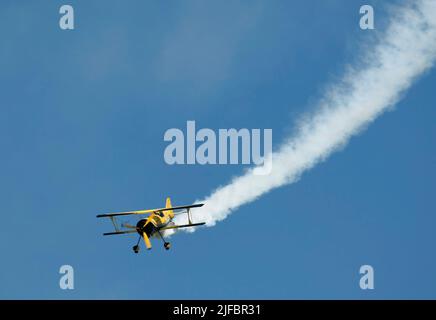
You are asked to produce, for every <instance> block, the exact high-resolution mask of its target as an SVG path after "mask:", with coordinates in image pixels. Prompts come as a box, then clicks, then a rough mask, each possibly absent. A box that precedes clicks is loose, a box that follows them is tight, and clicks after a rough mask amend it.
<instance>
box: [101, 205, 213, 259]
mask: <svg viewBox="0 0 436 320" xmlns="http://www.w3.org/2000/svg"><path fill="white" fill-rule="evenodd" d="M203 205H204V204H203V203H197V204H192V205H188V206H177V207H173V206H172V205H171V199H170V198H169V197H168V198H167V199H166V205H165V208H158V209H147V210H138V211H126V212H116V213H106V214H99V215H97V218H109V219H110V220H111V222H112V224H113V226H114V228H115V232H106V233H103V235H104V236H109V235H118V234H129V233H138V234H139V239H138V242H137V243H136V245H135V246H133V252H135V253H138V252H139V242H140V241H141V238H143V239H144V243H145V247H146V248H147V249H148V250H150V249H151V241H150V238H151V237H159V238H161V239H162V241H163V242H164V248H165V249H166V250H169V249H170V247H171V243H169V242H167V241H166V240H165V239H164V237H163V236H162V232H161V231H164V230H168V229H179V228H190V227H196V226H201V225H204V224H205V223H206V222H199V223H193V222H192V217H191V211H190V210H191V209H192V208H198V207H202V206H203ZM182 213H186V214H187V216H188V223H187V224H182V225H176V224H175V223H174V222H173V219H174V216H175V215H177V214H182ZM142 214H148V217H146V218H143V219H140V220H139V221H138V223H137V224H136V226H132V225H129V224H127V223H123V224H121V227H122V228H125V229H120V228H119V227H118V223H117V220H116V217H119V216H128V215H142Z"/></svg>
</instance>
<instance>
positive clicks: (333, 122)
mask: <svg viewBox="0 0 436 320" xmlns="http://www.w3.org/2000/svg"><path fill="white" fill-rule="evenodd" d="M409 3H410V2H409ZM371 52H372V53H370V54H366V55H365V56H364V57H362V59H361V61H359V63H358V65H357V66H355V67H354V68H350V70H349V71H347V72H346V74H345V76H344V77H343V78H342V81H340V82H339V83H338V84H335V85H333V86H331V87H330V89H329V90H328V91H327V93H326V94H325V96H324V99H323V100H322V101H320V102H319V104H318V107H317V109H316V110H317V111H316V112H315V113H313V114H311V115H309V116H307V117H305V119H304V121H302V123H301V124H300V126H299V128H298V130H297V133H296V134H295V135H294V136H293V137H291V138H290V139H288V140H287V141H285V142H284V143H283V144H282V146H281V147H280V148H279V150H278V151H276V152H275V153H274V154H273V160H272V161H273V163H272V164H273V166H272V168H273V170H272V172H271V174H269V175H265V176H262V175H256V174H253V170H255V169H252V170H249V171H247V172H246V173H245V174H243V175H242V176H240V177H237V178H235V179H233V180H232V181H231V182H230V183H229V184H228V185H225V186H222V187H219V188H218V189H217V190H215V191H214V192H213V193H212V194H211V195H210V196H209V197H207V198H206V199H204V200H202V201H199V202H204V203H205V205H204V206H203V207H202V208H199V209H196V210H194V211H195V212H194V218H195V220H196V221H206V222H207V225H208V226H213V225H215V223H216V222H217V221H221V220H223V219H225V218H226V217H227V216H228V215H229V214H230V213H231V211H232V210H235V209H236V208H238V207H239V206H241V205H243V204H245V203H248V202H251V201H254V200H255V199H257V198H258V197H260V196H261V195H262V194H264V193H266V192H269V191H271V190H272V189H274V188H277V187H280V186H283V185H285V184H289V183H293V182H295V181H296V180H298V178H299V177H300V175H301V174H302V173H303V172H304V171H306V170H308V169H310V168H312V167H313V166H314V165H316V164H317V163H319V162H320V161H323V160H324V159H325V158H326V157H328V156H329V155H330V154H331V153H333V152H334V151H336V150H338V149H339V148H341V147H343V146H344V145H345V144H346V143H347V142H348V141H349V140H350V138H351V137H352V136H353V135H355V134H357V133H358V132H359V131H360V130H362V129H363V128H364V127H365V126H367V125H368V124H369V123H371V122H372V121H373V120H374V119H375V118H377V117H378V116H379V115H380V114H382V113H383V112H384V111H386V110H387V109H389V108H390V107H392V106H393V105H394V104H395V103H397V102H398V100H399V99H400V98H401V95H402V93H404V92H405V90H406V89H408V88H409V87H410V86H411V85H412V83H413V82H414V80H415V79H416V78H417V77H418V76H419V75H421V74H422V73H423V72H425V71H426V70H428V69H429V68H431V67H432V65H433V63H434V61H435V58H436V0H418V1H413V3H412V4H407V5H404V6H402V7H399V8H397V9H396V10H395V11H394V12H393V14H392V16H391V18H390V22H389V25H388V27H387V29H386V31H385V32H384V33H383V34H382V36H381V37H380V38H378V40H377V42H376V43H375V45H374V46H373V47H372V48H371ZM182 219H184V218H182ZM182 221H183V220H182ZM179 222H180V221H179ZM176 223H177V221H176Z"/></svg>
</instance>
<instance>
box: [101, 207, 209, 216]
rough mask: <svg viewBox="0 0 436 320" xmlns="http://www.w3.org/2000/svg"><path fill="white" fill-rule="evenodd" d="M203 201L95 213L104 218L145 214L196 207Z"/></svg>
mask: <svg viewBox="0 0 436 320" xmlns="http://www.w3.org/2000/svg"><path fill="white" fill-rule="evenodd" d="M203 205H204V204H203V203H197V204H192V205H189V206H178V207H167V208H158V209H147V210H137V211H125V212H115V213H105V214H99V215H97V218H104V217H115V216H127V215H131V214H147V213H153V212H161V211H170V212H171V211H173V210H182V209H189V208H198V207H202V206H203Z"/></svg>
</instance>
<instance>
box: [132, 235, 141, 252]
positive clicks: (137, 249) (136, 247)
mask: <svg viewBox="0 0 436 320" xmlns="http://www.w3.org/2000/svg"><path fill="white" fill-rule="evenodd" d="M139 241H141V236H139V239H138V242H137V243H136V245H134V246H133V248H132V249H133V252H134V253H138V252H139Z"/></svg>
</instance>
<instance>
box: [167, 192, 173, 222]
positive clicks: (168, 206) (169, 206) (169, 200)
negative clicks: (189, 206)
mask: <svg viewBox="0 0 436 320" xmlns="http://www.w3.org/2000/svg"><path fill="white" fill-rule="evenodd" d="M171 207H172V205H171V199H170V197H168V198H167V202H166V204H165V208H171ZM167 213H168V214H169V215H170V217H171V218H174V211H173V210H168V211H167Z"/></svg>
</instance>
